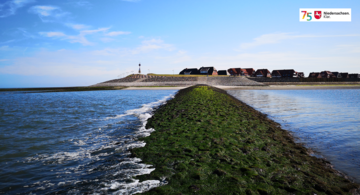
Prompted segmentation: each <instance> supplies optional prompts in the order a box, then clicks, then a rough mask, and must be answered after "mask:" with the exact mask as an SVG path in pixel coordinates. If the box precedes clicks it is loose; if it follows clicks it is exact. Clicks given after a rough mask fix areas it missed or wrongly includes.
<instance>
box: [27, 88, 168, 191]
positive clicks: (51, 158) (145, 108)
mask: <svg viewBox="0 0 360 195" xmlns="http://www.w3.org/2000/svg"><path fill="white" fill-rule="evenodd" d="M173 97H174V94H172V95H169V96H166V97H164V98H163V99H161V100H159V101H156V102H152V103H149V104H143V105H142V106H141V108H137V109H132V110H128V111H126V112H125V113H124V114H121V115H117V116H115V117H107V118H104V119H103V120H111V119H118V118H121V117H125V116H130V115H133V116H136V117H137V118H138V119H139V120H140V122H141V126H140V127H139V128H138V129H137V130H136V131H135V132H133V133H132V135H126V136H122V137H119V140H118V141H111V142H108V141H109V139H110V138H111V136H108V135H107V134H100V135H94V136H93V137H92V138H91V139H90V137H91V136H92V135H91V134H89V135H87V136H86V138H83V139H82V140H80V139H70V140H67V141H69V142H71V143H73V144H74V145H76V146H81V148H79V149H78V150H76V151H74V152H58V153H55V154H50V155H49V154H39V155H37V156H35V157H29V158H27V159H26V161H27V162H31V161H42V162H44V163H46V164H63V163H67V162H68V161H70V162H71V161H79V160H84V159H90V160H91V161H97V160H100V157H102V156H108V155H111V154H113V153H112V152H109V151H107V152H104V151H103V150H106V149H111V148H114V149H115V151H119V150H120V151H122V152H123V153H124V155H130V152H129V149H132V148H139V147H144V146H145V145H146V143H145V142H143V141H137V140H136V139H137V138H140V137H147V136H150V134H151V133H152V132H154V131H155V130H154V129H152V128H150V129H146V123H147V120H148V119H149V118H151V117H152V111H153V110H154V108H155V107H157V106H160V105H162V104H165V103H166V101H167V100H169V99H171V98H173ZM98 130H99V131H102V130H103V128H99V129H98ZM107 133H109V132H107ZM97 140H100V141H97ZM141 161H142V160H141V159H139V158H124V159H122V162H120V163H118V164H116V165H113V166H111V167H109V169H111V168H117V169H119V170H118V171H116V172H115V173H113V176H120V175H121V177H125V178H120V180H122V181H120V180H117V181H114V180H113V181H111V182H110V183H105V184H103V186H104V187H102V188H100V187H99V190H101V191H100V193H102V192H103V191H107V190H116V192H114V194H135V193H141V192H145V191H148V190H150V189H152V188H155V187H159V186H161V185H166V184H167V182H166V181H165V180H163V181H159V180H148V181H143V182H139V180H136V179H133V177H135V176H137V175H144V174H150V173H151V172H152V171H154V170H155V168H152V165H146V164H141V163H140V162H141ZM89 162H90V161H89ZM89 162H88V163H86V164H81V165H79V166H77V167H71V168H65V169H62V170H58V171H57V174H59V175H58V176H57V177H59V178H61V177H63V176H64V174H70V173H77V174H79V173H83V174H84V172H83V171H85V172H86V173H91V172H93V171H96V167H87V169H86V170H84V169H85V167H86V166H87V165H88V164H89ZM121 166H125V167H126V168H122V167H121ZM78 171H82V172H78ZM67 182H69V181H65V182H64V181H61V182H58V183H57V186H62V185H67ZM79 182H80V181H76V183H79ZM45 183H50V181H46V182H44V183H40V182H39V183H34V185H37V186H39V187H42V186H44V185H45ZM70 183H71V182H70ZM73 183H75V181H74V182H73ZM34 185H33V186H34ZM52 185H53V184H52ZM45 186H46V185H45ZM46 187H51V186H46Z"/></svg>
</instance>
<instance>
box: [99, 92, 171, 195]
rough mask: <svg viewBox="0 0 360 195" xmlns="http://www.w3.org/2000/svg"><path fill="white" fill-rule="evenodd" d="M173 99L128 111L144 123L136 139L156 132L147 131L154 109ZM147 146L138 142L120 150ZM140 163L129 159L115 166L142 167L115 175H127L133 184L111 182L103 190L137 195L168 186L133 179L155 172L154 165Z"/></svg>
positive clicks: (137, 159) (164, 183)
mask: <svg viewBox="0 0 360 195" xmlns="http://www.w3.org/2000/svg"><path fill="white" fill-rule="evenodd" d="M173 97H174V95H170V96H167V97H165V98H164V99H162V100H159V101H157V102H152V103H149V104H144V105H143V106H142V107H141V108H139V109H134V110H128V111H127V112H126V114H128V115H135V116H137V117H138V118H139V119H140V121H141V122H142V126H141V127H140V128H139V129H138V130H137V131H136V132H135V137H147V136H150V134H151V133H152V132H154V131H155V130H154V129H153V128H150V129H146V124H147V120H148V119H149V118H151V117H152V114H151V112H152V111H153V109H154V108H155V107H156V106H160V105H162V104H165V103H166V101H167V100H168V99H170V98H173ZM145 145H146V143H145V142H143V141H137V142H134V143H131V144H127V145H125V146H123V147H119V149H122V150H129V149H131V148H138V147H144V146H145ZM139 162H141V159H139V158H129V159H127V161H123V162H121V163H119V164H118V165H115V166H121V165H123V164H136V165H137V166H140V168H139V169H122V170H120V171H118V172H116V173H115V174H114V175H115V176H116V175H119V174H122V175H124V174H125V175H127V176H128V177H129V178H130V179H131V181H132V182H131V183H128V182H126V183H125V182H121V183H119V182H118V181H111V183H108V184H105V186H106V187H104V188H102V189H101V190H105V191H107V190H109V189H111V190H117V191H116V192H114V193H113V194H116V195H117V194H121V195H128V194H136V193H142V192H146V191H148V190H150V189H152V188H155V187H159V186H162V185H166V184H167V182H166V181H165V180H163V181H159V180H147V181H143V182H139V180H136V179H132V178H133V177H135V176H137V175H145V174H150V173H151V172H152V171H154V170H155V168H151V167H152V165H146V164H142V163H139Z"/></svg>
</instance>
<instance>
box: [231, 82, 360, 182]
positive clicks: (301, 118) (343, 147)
mask: <svg viewBox="0 0 360 195" xmlns="http://www.w3.org/2000/svg"><path fill="white" fill-rule="evenodd" d="M228 93H229V94H231V95H233V96H235V97H236V98H238V99H240V100H242V101H243V102H245V103H247V104H248V105H250V106H252V107H254V108H255V109H257V110H259V111H261V112H263V113H265V114H268V116H269V117H270V118H271V119H273V120H275V121H276V122H278V123H280V124H281V125H282V127H283V128H284V129H287V130H290V131H291V132H292V133H293V135H295V136H296V137H297V138H299V139H298V140H297V141H298V142H302V143H305V144H306V146H307V147H310V148H312V149H313V150H315V151H316V152H317V154H318V155H320V156H321V157H325V158H326V159H327V160H329V161H330V162H332V164H333V165H334V168H336V169H338V170H340V171H342V172H344V173H346V174H347V175H349V176H351V177H353V178H355V180H356V181H357V182H360V90H358V89H338V90H252V91H250V90H249V91H247V90H246V91H244V90H229V91H228Z"/></svg>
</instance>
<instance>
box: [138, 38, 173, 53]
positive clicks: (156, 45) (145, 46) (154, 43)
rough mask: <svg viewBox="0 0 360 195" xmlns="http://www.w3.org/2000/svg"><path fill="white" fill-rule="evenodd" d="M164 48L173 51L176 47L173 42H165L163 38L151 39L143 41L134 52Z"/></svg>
mask: <svg viewBox="0 0 360 195" xmlns="http://www.w3.org/2000/svg"><path fill="white" fill-rule="evenodd" d="M159 49H164V50H167V51H173V50H174V49H175V47H174V46H173V45H171V44H167V43H164V41H163V40H161V39H150V40H144V41H142V44H141V45H140V46H139V47H137V48H136V49H134V50H133V51H132V52H133V53H141V52H149V51H152V50H159Z"/></svg>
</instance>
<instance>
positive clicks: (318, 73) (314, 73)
mask: <svg viewBox="0 0 360 195" xmlns="http://www.w3.org/2000/svg"><path fill="white" fill-rule="evenodd" d="M309 78H321V75H320V72H310V73H309Z"/></svg>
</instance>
